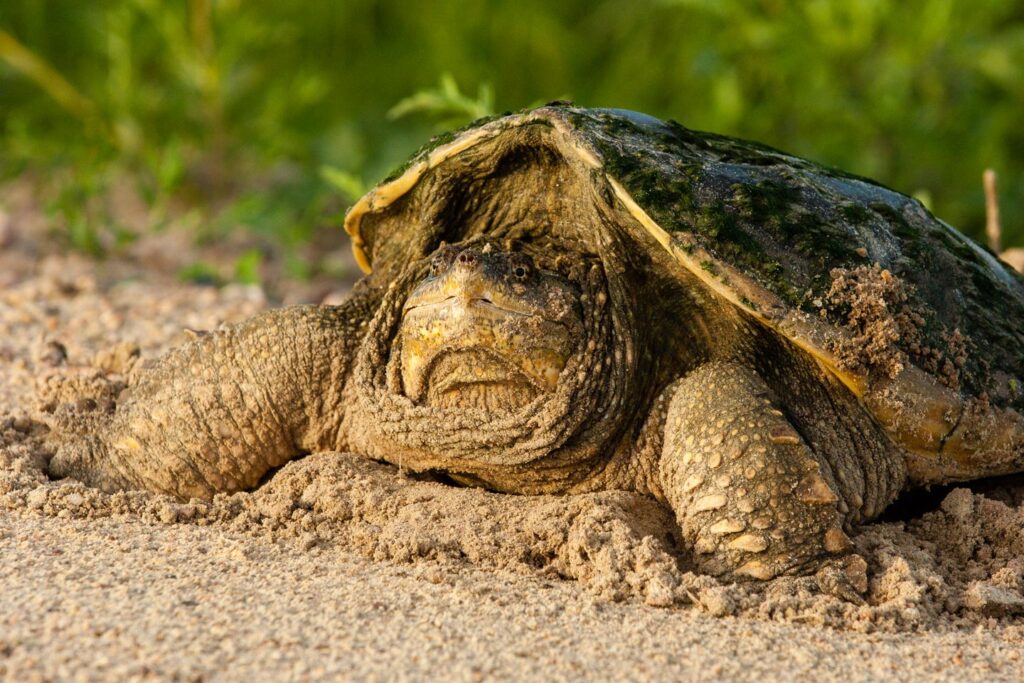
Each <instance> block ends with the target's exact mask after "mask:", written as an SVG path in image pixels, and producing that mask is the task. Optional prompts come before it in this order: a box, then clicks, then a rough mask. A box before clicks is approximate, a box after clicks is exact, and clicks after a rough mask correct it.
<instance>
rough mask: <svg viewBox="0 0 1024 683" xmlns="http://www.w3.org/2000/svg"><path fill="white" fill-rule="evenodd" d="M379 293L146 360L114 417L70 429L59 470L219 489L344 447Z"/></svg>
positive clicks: (297, 312)
mask: <svg viewBox="0 0 1024 683" xmlns="http://www.w3.org/2000/svg"><path fill="white" fill-rule="evenodd" d="M377 298H378V297H377V294H376V293H375V292H374V291H372V290H370V289H368V288H365V287H364V288H359V289H357V291H356V292H355V293H354V294H353V296H352V298H351V299H349V300H348V301H347V302H345V303H344V304H343V305H341V306H294V307H290V308H284V309H277V310H270V311H266V312H264V313H261V314H259V315H256V316H254V317H253V318H251V319H249V320H247V321H245V322H243V323H241V324H238V325H234V326H229V327H224V328H222V329H218V330H216V331H212V332H209V333H204V334H201V335H200V336H199V337H198V338H196V339H194V340H192V341H191V342H189V343H187V344H185V345H184V346H181V347H179V348H177V349H174V350H173V351H171V352H170V353H168V354H167V355H166V356H164V357H163V358H161V359H160V360H159V361H158V362H157V363H156V364H155V365H154V366H153V367H151V368H147V369H145V370H144V371H143V372H142V373H141V377H140V379H139V380H138V382H137V383H136V384H135V385H134V386H132V387H131V388H130V389H129V390H128V391H127V392H126V394H125V395H122V397H121V400H120V402H119V404H118V406H117V409H116V411H115V412H114V414H113V415H111V416H106V417H98V418H97V419H93V420H89V421H88V422H87V430H85V431H84V433H75V432H71V433H67V434H60V435H58V437H59V438H60V439H61V441H60V443H59V444H58V446H57V449H56V454H55V455H54V457H53V459H52V460H51V462H50V466H49V470H50V472H51V474H53V475H55V476H60V477H74V478H76V479H79V480H81V481H83V482H85V483H86V484H89V485H91V486H95V487H97V488H100V489H103V490H107V491H113V490H118V489H146V490H150V491H159V492H162V493H168V494H170V495H173V496H177V497H179V498H183V499H187V498H190V497H198V498H211V497H212V496H213V495H214V494H215V493H218V492H221V491H228V492H230V491H239V490H244V489H250V488H253V487H254V486H256V484H257V483H258V482H259V481H260V478H261V477H263V475H264V474H265V473H266V472H267V471H268V470H270V469H271V468H273V467H277V466H280V465H283V464H284V463H286V462H288V461H289V460H291V459H292V458H294V457H295V456H297V455H299V454H302V453H307V452H310V451H315V450H328V449H337V448H343V447H344V442H343V441H342V439H341V435H340V434H339V426H340V424H341V421H342V419H343V418H344V409H343V407H344V403H343V401H342V400H341V392H342V389H343V386H344V384H343V382H344V378H345V377H346V376H347V375H348V372H349V369H350V365H351V359H352V357H353V355H354V349H355V347H356V346H357V344H358V342H359V340H360V337H361V332H362V328H363V327H364V325H365V321H366V320H367V319H368V315H369V312H370V311H371V310H372V308H373V305H374V302H375V301H376V299H377ZM69 409H70V407H65V408H64V410H69ZM58 417H59V416H58Z"/></svg>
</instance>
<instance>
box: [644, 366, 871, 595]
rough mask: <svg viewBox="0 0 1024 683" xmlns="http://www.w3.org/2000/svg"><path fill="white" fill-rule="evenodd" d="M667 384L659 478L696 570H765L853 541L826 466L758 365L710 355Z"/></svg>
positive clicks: (811, 564)
mask: <svg viewBox="0 0 1024 683" xmlns="http://www.w3.org/2000/svg"><path fill="white" fill-rule="evenodd" d="M669 390H670V391H671V392H673V393H672V396H671V399H670V401H669V407H668V412H667V415H666V419H665V432H664V445H663V451H662V455H661V461H660V466H659V475H660V484H661V488H662V491H663V492H664V496H665V498H666V499H667V500H668V502H669V503H670V505H671V506H672V508H673V510H674V511H675V513H676V517H677V519H678V521H679V524H680V527H681V528H682V532H683V536H684V538H685V540H686V542H687V544H688V545H689V546H690V547H691V548H692V550H693V552H694V558H695V560H696V563H697V567H698V569H699V570H700V571H702V572H704V573H707V574H712V575H716V576H725V577H733V578H740V577H746V578H756V579H769V578H772V577H774V576H778V575H780V574H786V573H802V572H813V571H814V570H815V569H817V568H818V566H819V565H820V564H821V563H822V562H823V561H825V560H827V559H828V558H831V557H835V556H837V555H842V554H845V553H847V552H848V551H849V550H850V548H851V543H850V540H849V538H848V537H847V535H846V534H845V533H844V532H843V524H844V522H845V521H846V520H845V519H844V517H845V516H844V515H843V514H842V513H841V512H840V505H841V502H840V499H839V495H838V493H837V491H838V487H836V486H835V485H834V483H832V482H830V481H829V479H830V478H831V474H830V470H829V468H828V467H827V465H825V463H824V461H823V460H822V457H821V456H820V455H819V454H816V453H814V452H813V451H812V450H811V449H810V448H809V447H808V445H807V443H806V442H805V441H804V439H803V438H802V437H801V435H800V434H799V433H798V432H797V431H796V429H794V427H793V426H792V424H791V423H790V422H789V420H787V419H786V416H785V415H784V414H783V412H782V410H781V409H780V405H779V403H778V402H777V400H776V398H775V396H774V395H773V393H772V391H771V390H770V389H769V387H768V386H767V385H766V384H765V383H764V381H763V380H762V379H761V378H760V377H759V376H758V375H757V373H755V372H754V371H753V370H751V369H749V368H746V367H744V366H742V365H738V364H727V363H712V364H708V365H706V366H703V367H701V368H699V369H697V370H696V371H694V372H693V373H691V374H690V375H688V376H687V377H685V378H684V379H682V380H680V381H678V382H677V383H675V384H674V385H673V386H672V387H670V389H669ZM823 465H824V466H823ZM843 507H844V508H846V509H849V508H848V507H847V506H845V505H844V506H843Z"/></svg>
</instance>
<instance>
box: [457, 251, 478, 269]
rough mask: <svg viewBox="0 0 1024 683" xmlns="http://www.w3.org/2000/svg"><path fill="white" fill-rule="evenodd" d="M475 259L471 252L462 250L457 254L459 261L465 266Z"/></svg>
mask: <svg viewBox="0 0 1024 683" xmlns="http://www.w3.org/2000/svg"><path fill="white" fill-rule="evenodd" d="M475 261H476V257H475V256H473V254H469V253H466V252H462V253H461V254H459V263H464V264H466V265H467V266H468V265H470V264H472V263H473V262H475Z"/></svg>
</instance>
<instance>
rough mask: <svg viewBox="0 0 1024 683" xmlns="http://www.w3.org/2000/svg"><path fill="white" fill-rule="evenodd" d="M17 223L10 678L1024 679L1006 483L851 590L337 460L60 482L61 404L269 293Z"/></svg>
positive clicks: (7, 542) (666, 527)
mask: <svg viewBox="0 0 1024 683" xmlns="http://www.w3.org/2000/svg"><path fill="white" fill-rule="evenodd" d="M18 227H19V226H17V225H15V226H14V232H15V236H14V237H13V238H11V237H8V239H6V245H5V246H4V247H2V248H0V586H2V593H0V676H2V677H3V678H6V679H9V680H18V681H21V680H50V679H56V680H76V679H85V680H90V679H93V680H94V679H118V680H124V679H145V678H149V679H159V680H164V679H167V680H256V679H268V678H269V679H292V678H298V679H318V678H336V677H351V678H359V679H383V678H387V679H418V678H443V679H446V680H447V679H452V680H480V679H487V678H495V677H505V678H507V677H517V678H526V679H543V680H568V679H578V678H579V677H581V676H585V677H587V678H591V679H616V680H618V679H634V680H648V679H655V678H658V679H664V678H671V679H683V680H686V679H697V678H700V679H710V680H760V681H764V680H776V679H794V680H799V679H807V680H844V681H845V680H854V681H858V680H922V679H934V680H957V681H964V680H986V681H995V680H1022V679H1024V484H1022V483H1021V480H1020V479H1019V478H1017V479H1012V478H1011V479H1005V480H1002V481H995V482H982V483H978V484H973V485H971V487H955V488H954V487H950V488H947V489H941V490H935V491H932V492H927V493H923V494H918V495H915V496H911V497H908V498H907V499H905V500H904V501H902V502H901V503H900V504H899V505H897V507H896V509H894V510H893V511H892V512H891V513H890V514H889V516H888V517H887V519H886V520H885V521H883V522H880V523H876V524H872V525H868V526H865V527H864V528H863V529H861V530H860V531H859V532H858V533H856V534H855V535H854V537H853V541H854V543H855V546H856V549H857V551H858V552H859V553H860V554H861V555H862V556H863V557H864V558H865V559H866V560H867V563H868V576H869V586H868V590H867V592H866V594H865V595H864V596H863V599H862V600H854V601H850V600H849V599H848V598H844V597H838V596H837V595H835V594H834V593H836V592H837V591H835V590H832V583H831V579H830V577H829V576H828V575H822V576H819V577H804V578H784V579H780V580H776V581H772V582H768V583H764V584H762V583H754V584H739V585H732V584H727V583H720V582H718V581H716V580H714V579H711V578H709V577H704V576H699V575H697V574H695V573H693V572H692V571H691V570H690V569H689V563H688V559H687V557H686V555H685V553H681V552H679V550H678V549H677V547H676V545H675V543H674V541H673V539H674V538H678V530H677V529H676V528H675V526H674V523H673V521H672V520H671V518H670V516H669V515H668V514H666V512H665V511H664V510H663V509H662V508H660V507H658V506H657V505H655V504H653V503H652V502H651V501H649V500H647V499H644V498H642V497H639V496H635V495H631V494H626V493H622V492H615V491H612V492H604V493H598V494H589V495H584V496H574V497H546V496H542V497H518V496H507V495H501V494H493V493H489V492H486V491H481V490H477V489H466V488H458V487H454V486H451V485H449V484H448V483H446V482H443V481H431V480H430V479H428V478H423V477H412V476H409V475H408V474H407V473H404V472H401V471H399V470H397V469H396V468H394V467H392V466H389V465H385V464H380V463H375V462H371V461H368V460H366V459H363V458H360V457H359V456H356V455H353V454H346V453H318V454H313V455H311V456H308V457H306V458H304V459H302V460H298V461H295V462H292V463H290V464H288V465H286V466H285V467H283V468H281V469H280V470H279V471H278V472H277V473H275V474H274V475H273V476H272V477H271V478H270V479H269V480H268V481H267V483H266V484H265V485H264V486H263V487H261V488H260V489H258V490H256V491H254V492H247V493H241V494H236V495H233V496H223V495H222V496H219V497H217V498H216V499H215V500H214V501H212V502H209V503H206V502H201V501H191V502H189V503H180V502H177V501H174V500H171V499H169V498H165V497H161V496H156V495H152V494H146V493H141V492H129V493H118V494H113V495H107V494H102V493H99V492H98V491H95V490H91V489H88V488H86V487H84V486H82V485H81V484H79V483H77V482H73V481H50V480H49V479H48V478H47V477H46V476H45V474H44V472H43V466H44V464H45V460H46V457H47V451H46V446H45V437H46V432H47V429H48V427H47V420H48V413H47V412H46V410H47V408H48V406H47V403H48V402H52V400H53V398H54V397H60V396H62V393H61V392H62V391H64V390H65V389H66V388H68V387H72V388H75V390H81V388H82V387H87V388H88V387H91V388H92V390H95V391H97V392H103V391H112V392H115V393H116V390H117V389H118V388H119V387H120V386H122V385H123V384H124V383H125V382H128V381H130V379H131V378H130V376H129V374H130V373H128V372H127V369H128V367H130V365H131V363H130V362H126V359H131V358H133V357H134V354H135V353H136V348H137V349H138V351H137V352H138V354H139V356H140V358H141V360H142V361H143V362H144V361H145V359H147V358H152V357H154V356H155V355H158V354H159V353H161V352H163V351H164V350H166V349H167V348H169V347H171V346H173V345H175V344H178V343H181V342H182V341H184V339H185V336H184V332H183V328H186V327H187V328H193V329H209V328H211V327H215V326H216V325H218V324H220V323H222V322H232V321H237V320H241V319H243V318H245V317H247V316H249V315H251V314H252V313H254V312H255V311H257V310H260V309H262V308H264V307H266V306H268V305H271V303H270V302H269V301H268V299H267V297H266V296H265V295H264V294H263V292H262V291H261V290H260V289H258V288H255V287H240V286H230V287H225V288H221V289H216V288H211V287H197V286H192V285H184V284H181V283H179V282H176V281H175V280H174V279H173V278H172V277H169V276H168V275H167V274H166V272H165V271H164V270H161V269H160V268H154V267H153V266H152V264H151V263H147V262H145V261H140V262H136V263H131V262H129V261H126V260H120V261H114V262H106V263H95V262H92V261H90V260H86V259H82V258H76V257H71V256H65V255H60V254H52V253H47V251H46V249H45V248H42V247H41V246H40V244H39V243H38V241H32V240H29V239H26V238H22V239H19V238H18V235H17V228H18ZM11 230H12V228H10V227H8V233H9V234H10V232H11ZM23 231H24V232H25V233H26V234H29V235H31V234H33V233H31V232H30V231H28V230H27V229H25V230H23ZM140 249H141V247H140ZM138 253H141V252H138ZM293 298H295V296H294V295H293ZM299 298H301V297H299Z"/></svg>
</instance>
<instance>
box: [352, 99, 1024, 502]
mask: <svg viewBox="0 0 1024 683" xmlns="http://www.w3.org/2000/svg"><path fill="white" fill-rule="evenodd" d="M524 131H528V132H529V135H524ZM513 135H517V136H518V139H519V144H520V145H523V144H526V145H533V146H535V147H536V148H538V149H539V148H540V147H543V148H544V149H545V150H547V151H546V152H545V153H548V154H557V155H560V156H561V157H562V158H564V160H565V161H566V162H567V163H568V164H569V165H570V166H571V167H572V168H573V169H575V171H574V172H575V173H576V175H577V176H578V177H582V178H585V179H586V182H587V183H589V188H588V191H589V192H590V195H591V196H592V197H593V198H595V200H596V201H599V202H604V203H606V204H608V205H609V207H614V208H615V209H616V210H617V211H619V212H620V213H623V212H624V213H625V214H627V215H628V216H630V217H631V219H632V222H633V225H632V226H631V230H632V232H633V234H635V235H636V239H635V240H634V242H635V244H634V245H631V248H634V249H638V250H660V251H661V252H662V255H664V252H668V254H670V255H671V261H672V262H673V263H676V264H677V265H678V267H679V268H680V269H681V270H680V272H681V273H682V272H685V273H687V274H689V275H690V276H692V277H694V278H696V279H697V280H698V281H699V282H700V283H702V284H703V285H704V286H706V287H707V289H708V290H709V291H710V292H713V296H717V297H720V298H721V299H722V300H724V301H727V302H729V303H731V304H732V305H733V306H735V307H737V308H739V309H741V310H742V311H743V312H744V314H745V315H747V316H749V317H751V318H752V319H754V320H756V321H758V322H759V323H760V324H763V325H765V326H767V327H769V328H771V329H773V330H775V331H777V332H778V333H779V334H781V335H783V336H784V337H786V338H787V339H788V340H790V341H791V342H793V343H794V344H795V345H796V346H797V347H799V348H801V349H803V350H804V351H806V352H807V353H809V354H810V355H811V356H812V357H813V358H814V359H816V360H817V362H818V363H819V364H820V365H821V366H822V367H823V368H825V369H826V370H827V371H828V372H829V373H832V374H833V375H834V376H835V377H836V378H837V379H838V380H839V381H841V382H842V383H843V384H845V385H846V386H847V387H849V389H850V390H851V391H852V392H854V394H855V395H856V396H858V397H859V398H860V399H861V400H862V402H863V403H864V405H865V406H867V408H868V410H869V411H870V412H871V413H872V414H873V415H874V416H875V417H876V418H877V420H878V421H879V422H880V423H881V424H882V426H883V427H885V428H886V430H887V431H888V432H889V434H890V435H891V436H892V437H893V439H894V440H895V441H896V442H897V443H899V444H901V445H902V446H904V447H905V450H906V451H907V453H908V463H909V465H910V472H911V476H912V478H913V479H914V480H916V481H918V482H922V483H923V482H935V481H948V480H956V479H969V478H975V477H979V476H985V475H989V474H997V473H1005V472H1012V471H1020V470H1024V419H1022V418H1021V413H1022V412H1024V279H1022V277H1021V276H1020V275H1019V274H1018V273H1016V272H1015V271H1014V270H1013V269H1011V268H1010V267H1009V266H1007V265H1006V264H1004V263H1002V262H1001V261H999V260H998V259H997V258H996V257H995V256H993V255H992V254H991V253H990V252H988V251H987V250H985V249H984V248H982V247H980V246H978V245H977V244H975V243H974V242H972V241H971V240H970V239H968V238H967V237H965V236H963V235H962V234H961V233H959V232H957V231H956V230H955V229H953V228H952V227H950V226H949V225H947V224H946V223H944V222H942V221H941V220H939V219H937V218H935V217H934V216H933V215H932V214H931V213H929V212H928V211H927V210H926V209H925V208H924V207H923V206H922V205H921V203H920V202H918V201H916V200H914V199H912V198H910V197H907V196H906V195H903V194H900V193H898V192H895V191H893V190H890V189H888V188H886V187H883V186H882V185H879V184H878V183H876V182H874V181H871V180H868V179H865V178H861V177H857V176H854V175H850V174H846V173H842V172H839V171H836V170H833V169H830V168H826V167H824V166H821V165H818V164H815V163H813V162H811V161H807V160H805V159H801V158H798V157H795V156H791V155H788V154H785V153H783V152H780V151H777V150H775V149H772V148H770V147H767V146H764V145H761V144H758V143H754V142H748V141H743V140H738V139H734V138H729V137H725V136H720V135H714V134H709V133H702V132H697V131H692V130H689V129H687V128H684V127H683V126H681V125H679V124H678V123H675V122H673V121H662V120H659V119H656V118H653V117H650V116H647V115H644V114H638V113H635V112H629V111H624V110H613V109H582V108H576V107H573V106H564V105H553V106H546V107H541V108H539V109H534V110H530V111H525V112H521V113H518V114H510V115H506V116H502V117H498V118H493V119H490V120H486V121H480V122H476V123H474V124H472V125H470V126H469V127H467V128H465V129H463V130H462V131H458V132H455V133H451V134H447V135H445V136H442V137H440V138H437V139H435V140H433V141H431V143H430V144H428V145H427V146H425V147H424V148H423V149H421V150H420V151H419V152H417V153H416V154H415V155H414V156H413V157H412V158H411V159H410V161H409V162H408V163H407V164H405V165H404V166H403V167H402V168H400V169H399V170H398V171H396V172H395V173H394V174H392V176H391V177H389V178H388V179H386V180H385V181H384V182H383V183H381V184H380V185H378V186H377V187H376V188H374V189H373V190H372V191H370V193H369V194H367V195H366V196H364V197H363V198H362V199H361V200H360V201H359V202H357V203H356V204H355V205H354V206H353V207H352V209H350V211H349V213H348V215H347V217H346V220H345V228H346V231H347V232H348V234H349V235H350V236H351V237H352V241H353V248H354V250H355V254H356V258H357V260H358V262H359V264H360V266H361V267H363V269H364V270H366V271H367V272H369V271H370V270H371V266H373V267H376V266H378V265H379V264H382V263H383V264H386V265H387V266H388V267H387V268H386V269H385V270H387V271H389V272H390V271H392V270H393V269H395V268H398V267H400V266H401V265H402V263H403V262H404V261H406V260H408V259H410V258H415V257H417V256H420V255H423V254H426V253H429V252H430V251H432V250H433V248H435V247H436V245H437V244H438V242H439V241H440V239H448V240H449V241H455V240H458V239H460V238H462V237H465V236H467V235H468V234H469V231H468V229H467V232H466V233H463V234H452V232H451V229H450V227H449V228H443V227H441V225H440V222H438V221H432V220H430V219H424V220H422V221H421V222H420V225H418V226H416V229H415V230H414V231H413V234H410V233H409V232H404V233H401V234H399V233H398V232H397V231H399V230H403V229H407V228H403V227H401V226H399V225H398V224H397V223H396V222H394V221H391V222H388V221H386V220H380V217H382V216H385V215H387V214H388V213H389V212H393V211H394V210H395V207H396V206H398V205H401V204H403V203H411V202H419V203H420V204H423V203H429V202H430V201H431V197H432V196H433V195H432V194H431V193H432V192H433V191H434V190H433V189H432V188H431V187H426V188H424V187H421V186H423V185H424V184H429V183H431V182H433V181H432V180H431V178H432V177H433V176H432V171H434V170H437V169H443V168H450V169H455V168H457V167H458V165H459V163H460V159H463V158H466V157H469V156H472V155H476V156H477V157H480V156H481V155H484V156H492V157H494V158H495V162H494V164H493V165H492V167H491V169H490V171H489V172H490V173H492V174H500V173H502V172H503V171H502V170H501V164H500V163H499V161H498V157H500V152H501V150H502V149H503V145H504V140H505V139H507V138H510V137H511V136H513ZM524 140H526V142H525V143H524V142H523V141H524ZM477 161H478V163H476V164H475V165H474V166H473V168H474V169H479V168H480V165H479V159H477ZM479 173H480V172H479V170H475V171H473V173H470V174H469V175H466V176H465V177H464V178H463V180H462V181H460V182H461V183H462V188H463V195H464V196H462V201H471V199H470V198H471V196H472V194H473V192H480V191H482V190H480V187H481V186H480V185H479V184H478V183H479V182H480V178H479ZM452 177H459V176H458V174H457V172H455V173H454V175H453V176H452ZM474 183H477V184H476V185H474ZM457 184H458V183H457ZM417 187H419V189H420V190H421V192H420V194H419V196H418V197H416V198H413V196H412V195H414V194H415V193H414V192H412V190H413V189H414V188H417ZM447 187H448V189H446V190H444V191H445V192H446V196H448V197H449V198H450V196H451V195H452V194H453V192H455V191H454V190H452V189H451V183H450V182H449V185H448V186H447ZM438 191H440V190H438ZM455 193H456V194H457V192H455ZM556 210H557V209H556ZM429 213H430V212H429V211H428V210H427V209H426V208H425V207H421V208H420V212H419V215H427V214H429ZM486 229H487V228H486V227H482V228H481V227H477V228H476V230H477V231H478V232H479V231H486ZM593 237H594V238H598V239H599V238H600V236H593Z"/></svg>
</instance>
